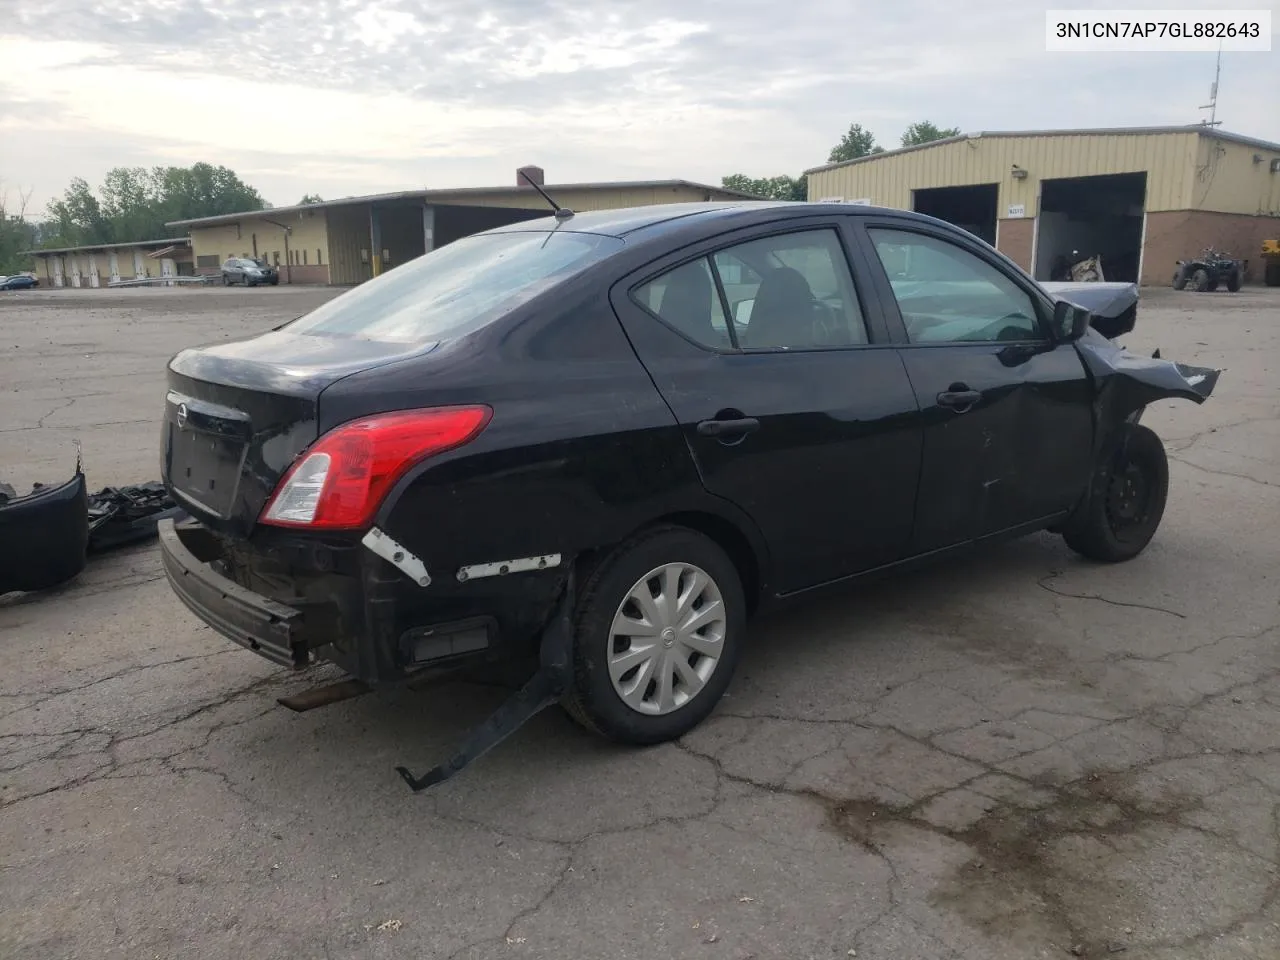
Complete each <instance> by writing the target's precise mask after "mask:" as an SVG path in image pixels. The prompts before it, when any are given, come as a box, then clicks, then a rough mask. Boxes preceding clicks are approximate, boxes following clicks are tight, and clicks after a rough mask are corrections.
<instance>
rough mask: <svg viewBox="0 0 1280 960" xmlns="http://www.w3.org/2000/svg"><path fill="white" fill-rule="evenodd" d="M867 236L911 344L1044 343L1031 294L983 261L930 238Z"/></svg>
mask: <svg viewBox="0 0 1280 960" xmlns="http://www.w3.org/2000/svg"><path fill="white" fill-rule="evenodd" d="M868 232H869V233H870V234H871V240H872V242H873V243H874V244H875V249H876V254H877V255H878V256H879V258H880V263H881V264H882V265H883V266H884V269H885V272H886V273H887V274H888V276H889V285H890V286H891V287H892V288H893V294H894V297H895V298H896V299H897V302H898V309H899V311H900V312H901V313H902V322H903V324H904V325H905V326H906V328H907V339H908V340H909V341H910V342H911V343H986V342H1008V341H1018V340H1043V339H1045V335H1044V333H1043V331H1042V330H1041V327H1040V324H1039V322H1038V320H1037V314H1036V308H1035V303H1034V301H1033V300H1032V298H1031V295H1030V294H1029V293H1027V292H1026V291H1025V290H1023V289H1022V288H1021V287H1019V286H1018V285H1017V284H1016V283H1014V282H1013V281H1012V280H1010V279H1009V278H1008V277H1007V276H1005V275H1004V274H1003V273H1002V272H1000V271H999V270H997V269H996V268H995V267H993V266H992V265H991V264H989V263H986V262H985V261H984V260H982V259H981V258H980V257H978V256H976V255H975V254H973V253H970V252H969V251H968V250H965V249H964V248H963V247H960V246H959V245H957V244H954V243H951V242H950V241H947V240H942V239H939V238H937V237H931V236H926V235H925V234H920V233H913V232H910V231H906V230H888V229H878V228H872V229H870V230H869V231H868Z"/></svg>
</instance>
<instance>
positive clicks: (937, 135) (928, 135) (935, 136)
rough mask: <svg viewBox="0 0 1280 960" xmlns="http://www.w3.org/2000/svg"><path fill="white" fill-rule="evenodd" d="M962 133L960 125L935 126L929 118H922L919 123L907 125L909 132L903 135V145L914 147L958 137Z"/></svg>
mask: <svg viewBox="0 0 1280 960" xmlns="http://www.w3.org/2000/svg"><path fill="white" fill-rule="evenodd" d="M959 135H960V128H959V127H947V128H946V129H942V128H939V127H937V126H935V125H934V124H933V123H931V122H930V121H928V120H921V121H920V122H919V123H913V124H912V125H911V126H909V127H907V132H906V133H904V134H903V135H902V145H903V146H904V147H914V146H916V145H917V144H920V143H929V142H930V141H933V140H945V139H946V138H947V137H957V136H959Z"/></svg>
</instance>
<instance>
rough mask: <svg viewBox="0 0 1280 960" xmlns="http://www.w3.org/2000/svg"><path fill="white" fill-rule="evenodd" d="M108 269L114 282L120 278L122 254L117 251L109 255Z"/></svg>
mask: <svg viewBox="0 0 1280 960" xmlns="http://www.w3.org/2000/svg"><path fill="white" fill-rule="evenodd" d="M107 270H108V272H109V273H110V274H111V280H112V281H113V282H114V281H117V280H119V279H120V255H119V254H117V253H116V252H115V251H112V252H111V253H110V254H108V255H107Z"/></svg>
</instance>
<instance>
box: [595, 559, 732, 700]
mask: <svg viewBox="0 0 1280 960" xmlns="http://www.w3.org/2000/svg"><path fill="white" fill-rule="evenodd" d="M725 624H726V620H725V611H724V598H723V597H721V596H720V588H719V587H717V586H716V583H715V581H714V580H712V579H711V577H709V576H708V575H707V573H706V572H705V571H704V570H701V569H700V568H698V567H695V566H693V565H692V564H688V563H668V564H666V565H665V566H661V567H658V568H656V569H654V570H650V571H649V572H648V573H646V574H645V575H644V577H643V578H641V579H640V580H639V581H638V582H637V583H636V585H635V586H633V587H632V588H631V589H630V590H629V591H628V592H627V596H626V598H625V599H624V600H623V601H622V603H621V604H620V605H619V606H618V612H617V613H616V614H614V617H613V627H612V630H611V631H610V636H609V678H610V679H611V680H612V681H613V689H614V690H616V691H617V692H618V696H620V697H621V698H622V702H623V703H625V704H626V705H627V706H629V707H630V708H631V709H632V710H635V711H636V712H637V713H646V714H649V715H651V716H660V715H662V714H664V713H670V712H671V711H673V710H678V709H680V708H681V707H683V706H684V705H685V704H686V703H688V702H689V701H690V700H692V699H693V698H694V697H696V696H697V695H698V694H699V693H700V692H702V688H703V687H705V686H706V684H707V680H709V679H710V678H711V674H712V673H713V672H714V671H715V669H716V664H718V663H719V662H720V657H721V654H722V652H723V650H724V632H725Z"/></svg>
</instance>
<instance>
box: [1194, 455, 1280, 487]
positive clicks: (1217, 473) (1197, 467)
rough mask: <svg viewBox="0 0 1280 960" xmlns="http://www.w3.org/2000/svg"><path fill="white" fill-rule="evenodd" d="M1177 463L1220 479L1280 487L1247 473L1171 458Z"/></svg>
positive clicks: (1277, 484) (1279, 484)
mask: <svg viewBox="0 0 1280 960" xmlns="http://www.w3.org/2000/svg"><path fill="white" fill-rule="evenodd" d="M1169 459H1170V460H1173V461H1174V462H1176V463H1180V464H1182V465H1183V466H1186V467H1190V468H1191V469H1193V470H1199V471H1201V472H1203V473H1211V474H1213V475H1214V476H1218V477H1235V478H1236V479H1237V480H1248V481H1249V482H1250V483H1260V484H1262V485H1263V486H1264V487H1280V483H1272V482H1271V481H1270V480H1262V479H1260V478H1258V477H1251V476H1249V475H1248V474H1247V473H1232V472H1231V471H1230V470H1216V469H1214V468H1213V467H1202V466H1201V465H1200V464H1198V463H1192V462H1191V461H1190V460H1183V459H1182V458H1181V457H1173V456H1171V457H1169Z"/></svg>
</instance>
